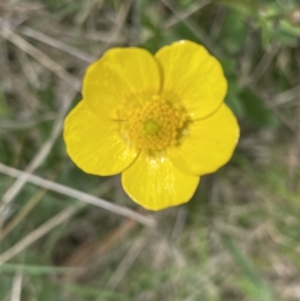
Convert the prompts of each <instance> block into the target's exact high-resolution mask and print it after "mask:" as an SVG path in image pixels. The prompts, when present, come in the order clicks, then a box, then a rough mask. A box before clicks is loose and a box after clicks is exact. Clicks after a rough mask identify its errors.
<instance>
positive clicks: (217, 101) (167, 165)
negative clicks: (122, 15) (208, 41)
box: [64, 41, 239, 210]
mask: <svg viewBox="0 0 300 301" xmlns="http://www.w3.org/2000/svg"><path fill="white" fill-rule="evenodd" d="M226 91H227V82H226V79H225V77H224V74H223V71H222V67H221V65H220V63H219V62H218V61H217V60H216V59H215V58H214V57H213V56H211V55H210V54H209V53H208V52H207V50H206V49H205V48H204V47H203V46H200V45H198V44H196V43H193V42H190V41H180V42H175V43H173V44H171V45H170V46H165V47H163V48H162V49H160V50H159V51H158V52H157V53H156V54H155V56H152V55H151V54H150V53H149V52H148V51H146V50H144V49H141V48H135V47H130V48H113V49H110V50H108V51H107V52H106V53H105V54H104V55H103V57H102V58H101V59H99V60H98V61H96V62H95V63H93V64H92V65H90V66H89V68H88V69H87V71H86V74H85V77H84V82H83V91H82V94H83V100H82V101H81V102H80V103H79V104H78V105H77V106H76V107H75V108H74V109H73V110H72V111H71V113H70V114H69V115H68V117H67V118H66V121H65V130H64V139H65V142H66V145H67V152H68V154H69V156H70V157H71V158H72V160H73V161H74V162H75V164H76V165H77V166H78V167H79V168H81V169H82V170H84V171H85V172H86V173H89V174H94V175H101V176H107V175H114V174H118V173H121V172H122V185H123V187H124V189H125V191H126V192H127V194H128V195H129V196H130V197H131V198H132V199H133V200H134V201H135V202H136V203H138V204H140V205H142V206H143V207H145V208H147V209H151V210H160V209H163V208H167V207H171V206H176V205H179V204H182V203H185V202H187V201H189V199H190V198H191V197H192V196H193V194H194V192H195V190H196V188H197V186H198V183H199V180H200V175H204V174H207V173H212V172H214V171H216V170H217V169H218V168H220V167H221V166H223V165H224V164H225V163H227V162H228V160H229V159H230V158H231V156H232V153H233V151H234V148H235V146H236V144H237V141H238V137H239V126H238V123H237V120H236V118H235V117H234V115H233V114H232V112H231V110H230V109H229V108H228V107H227V106H226V105H225V104H224V103H223V100H224V97H225V95H226Z"/></svg>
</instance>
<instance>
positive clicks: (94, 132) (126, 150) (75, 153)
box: [64, 101, 137, 176]
mask: <svg viewBox="0 0 300 301" xmlns="http://www.w3.org/2000/svg"><path fill="white" fill-rule="evenodd" d="M64 140H65V143H66V145H67V153H68V154H69V156H70V157H71V159H72V160H73V161H74V163H75V164H76V165H77V166H78V167H79V168H80V169H82V170H83V171H85V172H86V173H90V174H95V175H102V176H107V175H114V174H117V173H120V172H121V171H123V170H124V169H125V168H127V167H128V166H129V165H130V164H131V163H132V162H133V160H134V159H135V157H136V156H137V152H136V151H135V150H134V149H132V148H130V147H128V146H127V145H126V144H125V143H124V141H123V140H122V139H121V138H120V136H119V134H118V132H117V124H116V123H115V122H113V121H111V120H109V119H108V118H99V117H98V116H97V115H96V114H93V113H92V112H91V111H90V110H89V109H88V108H87V106H86V103H85V101H81V102H79V104H78V105H77V106H76V107H75V108H74V109H73V110H72V111H71V112H70V113H69V115H68V116H67V118H66V120H65V127H64Z"/></svg>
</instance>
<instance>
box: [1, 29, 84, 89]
mask: <svg viewBox="0 0 300 301" xmlns="http://www.w3.org/2000/svg"><path fill="white" fill-rule="evenodd" d="M0 34H1V35H2V36H3V37H4V38H5V39H7V40H9V41H10V42H12V43H13V44H15V45H16V46H18V47H19V48H21V49H22V50H23V51H25V52H26V53H28V54H29V55H30V56H32V57H33V58H34V59H36V60H37V61H39V62H40V63H41V64H42V65H44V66H45V67H46V68H48V69H49V70H51V71H52V72H53V73H55V74H56V75H57V76H59V77H60V78H61V79H62V80H64V81H65V82H67V83H68V84H69V85H70V86H71V87H74V88H75V89H78V87H80V81H79V80H78V79H77V78H75V77H74V76H72V75H71V74H69V73H68V72H67V71H66V70H65V69H64V68H63V67H62V66H60V65H59V64H57V63H56V62H55V61H53V60H52V59H50V58H49V57H48V56H47V55H45V54H44V53H43V52H41V51H40V50H38V49H37V48H35V47H34V46H32V45H31V44H29V43H28V42H27V41H26V40H24V39H23V38H21V37H20V36H18V35H17V34H15V33H14V32H13V31H11V30H10V29H8V28H7V27H4V28H2V30H1V31H0Z"/></svg>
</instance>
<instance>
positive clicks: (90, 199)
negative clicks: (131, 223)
mask: <svg viewBox="0 0 300 301" xmlns="http://www.w3.org/2000/svg"><path fill="white" fill-rule="evenodd" d="M0 173H3V174H6V175H8V176H10V177H26V178H27V182H29V183H32V184H34V185H38V186H40V187H44V188H46V189H49V190H52V191H55V192H57V193H60V194H64V195H67V196H69V197H72V198H75V199H78V200H80V201H83V202H85V203H89V204H93V205H96V206H98V207H101V208H103V209H106V210H108V211H111V212H114V213H116V214H119V215H123V216H126V217H129V218H131V219H134V220H136V221H138V222H140V223H141V224H144V225H146V226H149V227H154V226H155V225H156V222H155V220H154V219H153V218H151V217H148V216H144V215H142V214H139V213H137V212H135V211H133V210H131V209H128V208H126V207H123V206H119V205H116V204H113V203H110V202H108V201H106V200H103V199H101V198H98V197H96V196H93V195H90V194H88V193H85V192H82V191H79V190H76V189H73V188H70V187H67V186H64V185H61V184H57V183H55V182H52V181H49V180H45V179H43V178H40V177H38V176H34V175H32V174H29V173H26V172H23V171H20V170H18V169H15V168H12V167H9V166H6V165H4V164H1V163H0Z"/></svg>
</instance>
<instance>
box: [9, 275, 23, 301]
mask: <svg viewBox="0 0 300 301" xmlns="http://www.w3.org/2000/svg"><path fill="white" fill-rule="evenodd" d="M22 282H23V276H22V274H21V273H16V274H15V277H14V280H13V287H12V291H11V298H10V301H20V300H21V292H22Z"/></svg>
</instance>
